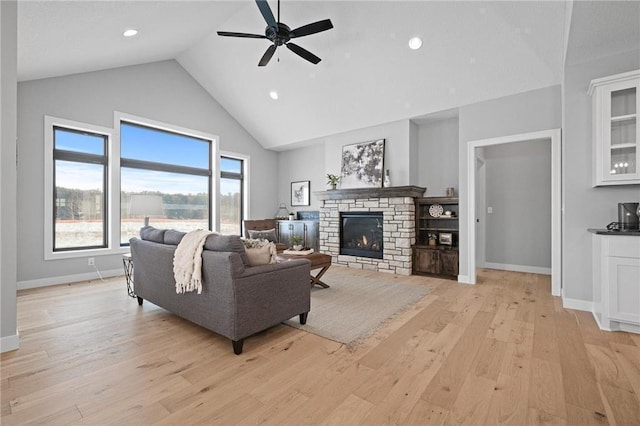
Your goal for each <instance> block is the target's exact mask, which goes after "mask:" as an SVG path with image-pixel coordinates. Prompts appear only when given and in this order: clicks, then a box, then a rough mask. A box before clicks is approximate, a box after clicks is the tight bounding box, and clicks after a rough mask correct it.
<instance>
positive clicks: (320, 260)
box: [278, 253, 331, 288]
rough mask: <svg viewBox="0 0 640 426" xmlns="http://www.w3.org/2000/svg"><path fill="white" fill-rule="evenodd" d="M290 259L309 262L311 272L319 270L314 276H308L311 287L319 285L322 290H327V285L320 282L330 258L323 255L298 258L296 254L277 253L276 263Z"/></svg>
mask: <svg viewBox="0 0 640 426" xmlns="http://www.w3.org/2000/svg"><path fill="white" fill-rule="evenodd" d="M292 259H307V260H308V261H310V262H311V270H312V271H313V270H315V269H320V272H318V273H317V274H316V275H315V276H314V275H313V274H310V278H311V287H313V286H314V285H319V286H320V287H322V288H329V284H327V283H324V282H322V281H321V280H320V278H322V276H323V275H324V273H325V272H327V269H329V267H330V266H331V256H330V255H328V254H323V253H311V254H307V255H305V256H300V255H296V254H284V253H278V262H286V261H287V260H292Z"/></svg>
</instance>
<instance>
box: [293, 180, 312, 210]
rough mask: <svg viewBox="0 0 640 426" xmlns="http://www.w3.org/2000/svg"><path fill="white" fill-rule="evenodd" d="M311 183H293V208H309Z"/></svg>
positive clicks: (303, 181)
mask: <svg viewBox="0 0 640 426" xmlns="http://www.w3.org/2000/svg"><path fill="white" fill-rule="evenodd" d="M310 183H311V182H310V181H308V180H302V181H298V182H291V206H308V205H310V204H311V203H310V201H309V187H310Z"/></svg>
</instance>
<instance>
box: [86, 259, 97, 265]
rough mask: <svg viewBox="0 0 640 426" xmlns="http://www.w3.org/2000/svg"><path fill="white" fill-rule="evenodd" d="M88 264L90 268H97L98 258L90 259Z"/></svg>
mask: <svg viewBox="0 0 640 426" xmlns="http://www.w3.org/2000/svg"><path fill="white" fill-rule="evenodd" d="M87 264H88V265H89V266H96V258H95V257H90V258H89V260H88V262H87Z"/></svg>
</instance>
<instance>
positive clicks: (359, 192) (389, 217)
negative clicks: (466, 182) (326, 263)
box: [314, 186, 426, 275]
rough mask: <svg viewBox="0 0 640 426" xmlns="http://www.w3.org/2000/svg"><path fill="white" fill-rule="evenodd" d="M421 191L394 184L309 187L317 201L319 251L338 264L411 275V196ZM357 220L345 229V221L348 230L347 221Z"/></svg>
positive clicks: (412, 224) (412, 225)
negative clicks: (313, 189) (331, 188)
mask: <svg viewBox="0 0 640 426" xmlns="http://www.w3.org/2000/svg"><path fill="white" fill-rule="evenodd" d="M425 191H426V188H421V187H417V186H399V187H391V188H358V189H341V190H332V191H319V192H314V195H315V196H316V197H317V198H318V199H319V200H321V201H322V205H321V207H320V252H322V253H326V254H330V255H331V256H332V257H333V263H335V264H338V265H345V266H348V267H350V268H358V269H370V270H374V271H379V272H389V273H395V274H399V275H411V271H412V250H411V246H412V245H413V244H414V243H415V238H416V228H415V226H416V220H415V219H416V218H415V198H417V197H422V196H423V195H424V192H425ZM358 220H359V221H360V224H359V225H357V227H356V228H355V230H347V231H346V232H345V230H344V227H345V224H346V225H347V228H348V229H349V228H350V226H349V225H351V224H350V223H349V222H351V221H355V222H354V223H356V222H357V221H358ZM345 222H346V223H345ZM378 232H380V233H381V241H379V240H380V238H379V237H380V234H379V233H378Z"/></svg>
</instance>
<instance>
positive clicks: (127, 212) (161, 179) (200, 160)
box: [43, 112, 248, 260]
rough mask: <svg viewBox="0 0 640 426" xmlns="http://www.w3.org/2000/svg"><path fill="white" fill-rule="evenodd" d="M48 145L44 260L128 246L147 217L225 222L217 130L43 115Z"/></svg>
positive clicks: (121, 117)
mask: <svg viewBox="0 0 640 426" xmlns="http://www.w3.org/2000/svg"><path fill="white" fill-rule="evenodd" d="M114 129H118V130H119V134H120V136H119V137H117V135H116V137H113V134H114V133H116V134H117V133H118V132H114ZM44 147H45V162H44V171H45V188H47V190H46V191H45V192H44V205H45V212H44V215H43V219H44V232H45V241H44V258H45V259H46V260H52V259H65V258H76V257H83V256H93V255H112V254H116V253H125V252H126V251H128V249H129V248H128V247H126V246H128V243H129V239H130V238H131V237H134V236H138V235H139V233H140V228H141V227H142V226H143V223H144V221H145V219H146V218H147V217H148V218H149V220H150V224H151V225H153V226H156V227H159V228H160V227H161V228H174V229H177V230H181V231H190V230H193V229H219V217H220V215H219V204H218V203H219V200H218V198H219V196H218V190H217V188H218V184H219V182H218V181H216V180H214V179H213V178H212V176H217V175H218V171H217V170H216V167H217V164H218V163H217V161H214V159H216V157H217V156H218V141H217V136H214V135H209V134H207V133H203V132H198V131H195V130H190V129H185V128H181V127H177V126H173V125H170V124H166V123H160V122H156V121H152V120H147V119H144V118H140V117H135V116H133V115H129V114H123V113H119V112H115V113H114V126H113V128H106V127H100V126H95V125H92V124H87V123H81V122H76V121H72V120H67V119H63V118H56V117H50V116H45V120H44ZM234 157H235V155H234ZM247 161H248V159H244V164H245V166H246V162H247ZM214 171H215V173H214ZM246 181H247V179H246V178H245V184H246ZM214 188H215V189H214ZM244 192H245V193H246V190H245V191H244ZM138 195H141V196H138ZM133 196H136V197H133ZM132 197H133V198H134V199H136V200H137V201H138V203H137V204H138V205H137V206H132V203H131V200H132ZM139 201H142V202H139ZM133 204H136V203H133ZM244 205H245V206H246V205H247V202H246V200H245V201H244ZM132 207H135V208H132ZM150 207H154V209H153V210H154V211H151V210H150Z"/></svg>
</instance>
